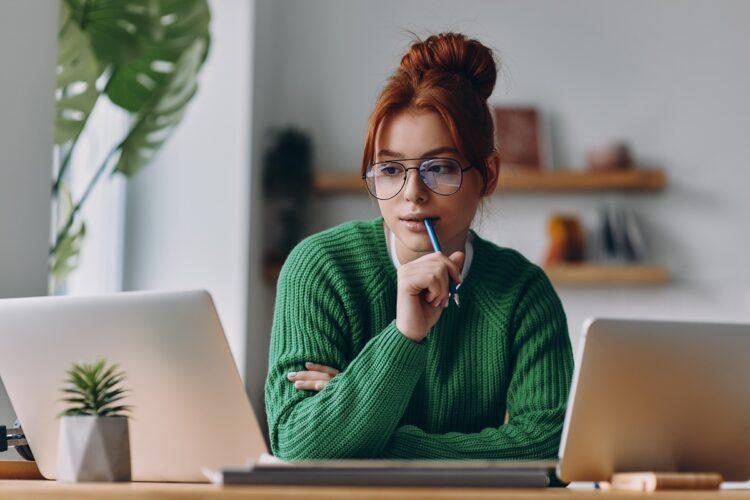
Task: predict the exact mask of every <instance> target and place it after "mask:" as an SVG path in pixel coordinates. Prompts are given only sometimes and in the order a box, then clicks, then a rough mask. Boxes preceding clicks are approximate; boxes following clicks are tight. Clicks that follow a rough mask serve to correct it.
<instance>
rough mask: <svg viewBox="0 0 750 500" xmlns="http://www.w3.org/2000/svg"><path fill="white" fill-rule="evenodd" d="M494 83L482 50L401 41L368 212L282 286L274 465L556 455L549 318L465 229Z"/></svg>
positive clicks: (561, 363) (505, 257) (291, 262)
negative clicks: (372, 212)
mask: <svg viewBox="0 0 750 500" xmlns="http://www.w3.org/2000/svg"><path fill="white" fill-rule="evenodd" d="M496 76H497V70H496V65H495V62H494V59H493V55H492V52H491V51H490V50H489V49H488V48H487V47H485V46H484V45H482V44H481V43H480V42H478V41H476V40H471V39H467V38H466V37H465V36H463V35H461V34H456V33H444V34H440V35H435V36H431V37H429V38H427V39H426V40H425V41H418V42H416V43H414V44H413V45H412V46H411V47H410V48H409V51H408V52H407V53H406V55H404V57H403V58H402V60H401V65H400V67H399V68H398V69H397V70H396V72H395V73H394V74H393V76H392V77H391V78H390V79H389V81H388V82H387V84H386V86H385V88H384V89H383V91H382V93H381V94H380V97H379V99H378V102H377V105H376V107H375V110H374V112H373V114H372V115H371V117H370V121H369V127H368V132H367V137H366V141H365V149H364V156H363V161H362V175H363V178H364V179H365V183H366V185H367V188H368V190H369V192H370V194H371V195H372V196H373V197H375V198H377V199H378V205H379V208H380V211H381V214H382V216H381V217H378V218H377V219H375V220H372V221H352V222H348V223H345V224H341V225H339V226H337V227H334V228H331V229H328V230H325V231H322V232H320V233H318V234H315V235H312V236H310V237H308V238H306V239H305V240H303V241H302V242H301V243H299V245H297V246H296V247H295V248H294V250H293V251H292V252H291V254H290V255H289V257H288V259H287V261H286V262H285V264H284V267H283V269H282V271H281V275H280V277H279V283H278V289H277V297H276V308H275V313H274V320H273V329H272V336H271V347H270V362H269V373H268V378H267V380H266V386H265V397H266V411H267V415H268V424H269V433H270V442H271V449H272V451H273V453H274V455H276V456H277V457H279V458H281V459H287V460H302V459H323V458H355V457H356V458H367V457H369V458H430V459H433V458H434V459H510V458H516V459H522V458H528V459H536V458H552V457H555V456H556V454H557V448H558V444H559V440H560V434H561V430H562V422H563V418H564V413H565V405H566V401H567V395H568V387H569V384H570V378H571V374H572V367H573V359H572V354H571V347H570V340H569V337H568V331H567V324H566V319H565V313H564V311H563V308H562V305H561V303H560V300H559V298H558V296H557V295H556V293H555V291H554V290H553V288H552V286H551V285H550V282H549V280H548V279H547V277H546V275H545V274H544V272H543V271H542V270H541V269H540V268H539V267H538V266H536V265H535V264H532V263H531V262H529V261H528V260H527V259H525V258H524V257H523V256H522V255H521V254H519V253H518V252H516V251H514V250H511V249H508V248H502V247H499V246H497V245H495V244H493V243H491V242H489V241H487V240H484V239H483V238H481V237H480V236H479V235H477V234H476V233H475V232H474V231H473V230H471V229H469V226H470V225H471V223H472V220H473V219H474V215H475V213H476V211H477V208H478V207H479V205H480V204H481V202H482V201H483V198H484V197H486V196H488V195H490V194H491V193H492V192H493V191H494V190H495V188H496V186H497V182H498V173H499V169H500V161H499V158H498V154H497V151H496V149H495V148H494V145H493V138H494V131H493V125H492V119H491V115H490V112H489V108H488V106H487V99H488V97H489V96H490V94H491V93H492V90H493V88H494V85H495V80H496ZM425 217H430V218H432V219H433V221H434V226H435V230H436V232H437V235H438V238H439V239H440V241H441V243H442V247H443V253H437V252H434V251H433V249H432V247H431V245H430V240H429V238H428V236H427V233H426V232H425V228H424V224H423V222H422V221H423V219H424V218H425ZM449 277H450V278H452V279H453V280H454V281H455V282H456V283H459V284H460V286H459V288H458V292H459V293H458V295H459V297H460V307H459V305H457V304H455V303H454V302H452V301H449V284H448V283H449V281H448V280H449ZM506 412H507V417H508V420H507V422H505V423H504V417H505V416H506Z"/></svg>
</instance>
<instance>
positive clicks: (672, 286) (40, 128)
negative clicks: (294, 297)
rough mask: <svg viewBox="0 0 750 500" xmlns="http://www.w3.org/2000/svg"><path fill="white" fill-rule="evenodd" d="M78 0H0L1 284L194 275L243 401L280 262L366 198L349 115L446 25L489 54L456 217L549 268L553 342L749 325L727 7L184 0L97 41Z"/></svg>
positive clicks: (742, 41)
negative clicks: (559, 307) (618, 322)
mask: <svg viewBox="0 0 750 500" xmlns="http://www.w3.org/2000/svg"><path fill="white" fill-rule="evenodd" d="M140 3H142V2H140ZM157 3H159V2H157ZM164 3H165V4H166V3H167V2H164ZM80 4H81V2H77V1H70V2H68V1H63V2H57V1H55V0H47V1H38V2H28V1H26V0H2V1H0V9H2V12H1V13H0V64H2V66H3V69H2V70H0V104H1V107H0V297H21V296H34V295H45V294H49V293H52V294H99V293H108V292H116V291H122V290H153V289H176V288H206V289H207V290H209V291H210V292H211V293H212V295H213V297H214V300H215V302H216V305H217V308H218V311H219V314H220V316H221V319H222V322H223V325H224V328H225V330H226V334H227V338H228V340H229V343H230V347H231V349H232V352H233V354H234V357H235V360H236V362H237V365H238V367H239V370H240V373H241V374H242V376H243V378H244V380H245V383H246V387H247V390H248V393H249V395H250V398H251V401H252V403H253V405H254V407H255V409H256V411H257V412H259V413H260V412H262V411H263V382H264V378H265V373H266V370H267V358H268V341H269V334H270V328H271V319H272V314H273V303H274V295H275V280H276V276H277V274H278V269H279V267H280V265H281V263H282V262H283V260H284V258H285V256H286V254H287V253H288V251H289V249H290V248H291V247H292V246H293V245H294V244H296V243H297V242H298V241H299V240H300V239H302V238H303V237H305V236H307V235H309V234H312V233H314V232H317V231H320V230H322V229H325V228H328V227H332V226H334V225H336V224H339V223H341V222H344V221H348V220H352V219H370V218H374V217H377V216H378V215H379V211H378V208H377V204H376V203H374V202H373V201H371V200H370V199H368V196H367V194H366V191H365V189H364V186H363V185H362V184H361V182H362V181H361V179H359V178H358V171H359V163H360V161H361V154H362V147H363V138H364V132H365V126H366V122H367V118H368V115H369V113H370V111H371V110H372V107H373V105H374V103H375V100H376V97H377V94H378V91H379V90H380V88H381V87H382V85H383V83H384V81H385V79H386V78H387V77H388V75H389V74H390V73H391V72H392V71H393V70H394V69H395V68H396V67H397V65H398V63H399V60H400V57H401V55H402V54H403V53H404V51H405V50H406V48H407V47H408V45H409V44H410V43H411V41H412V34H411V32H413V33H416V34H417V35H419V36H421V37H426V36H428V35H429V34H433V33H439V32H441V31H448V30H450V31H460V32H463V33H465V34H467V35H469V36H471V37H475V38H478V39H479V40H480V41H482V42H483V43H485V44H486V45H488V46H490V47H491V48H493V49H494V50H495V51H496V56H497V58H498V60H499V62H500V75H499V78H498V82H497V85H496V88H495V92H494V94H493V95H492V97H491V98H490V102H489V104H490V106H491V107H492V109H493V113H494V117H495V119H496V125H497V126H498V141H499V144H500V147H501V154H502V155H504V156H503V161H504V172H503V177H502V180H501V186H500V189H499V190H498V192H497V193H496V194H494V195H493V196H491V197H490V198H489V199H488V203H487V205H486V207H485V209H484V210H483V211H482V213H480V214H478V215H477V219H476V221H475V224H474V229H475V230H476V231H477V232H478V233H479V234H480V235H481V236H483V237H484V238H487V239H490V240H492V241H494V242H495V243H497V244H499V245H502V246H508V247H512V248H515V249H517V250H519V251H520V252H522V253H523V254H524V255H526V256H527V257H528V258H529V259H530V260H532V261H534V262H536V263H538V264H540V265H543V266H544V267H545V268H546V269H547V272H548V274H549V276H550V278H551V279H552V281H553V283H554V284H555V287H556V289H557V291H558V293H559V295H560V297H561V299H562V301H563V305H564V307H565V311H566V313H567V317H568V325H569V331H570V336H571V340H572V342H573V345H574V348H575V347H576V346H577V345H578V341H579V336H580V332H581V327H582V324H583V322H584V320H585V319H586V318H587V317H591V316H608V317H632V318H652V319H681V320H712V321H726V322H737V321H750V266H748V264H747V263H746V262H745V261H744V258H745V255H746V253H745V252H746V248H745V245H749V246H750V236H748V233H747V229H746V228H747V221H748V218H749V216H750V197H749V196H748V195H747V186H748V185H749V184H750V165H749V164H748V158H749V157H750V141H748V140H747V139H746V137H745V135H746V134H747V133H748V131H750V99H748V89H750V51H748V48H749V47H750V31H749V30H748V29H747V26H746V24H747V23H746V21H747V19H748V18H750V3H748V2H745V1H742V0H735V1H731V0H718V1H713V2H707V1H702V0H680V1H677V0H658V1H653V0H638V1H629V2H619V1H614V0H609V1H602V0H577V1H565V2H559V1H554V0H545V1H542V0H533V1H523V2H522V1H479V0H464V1H462V2H449V1H429V0H399V1H391V0H378V1H374V0H372V1H370V0H367V1H364V0H363V1H356V2H352V1H344V0H336V1H334V0H316V1H310V0H215V1H189V0H186V2H184V3H183V4H181V6H180V7H179V10H177V11H175V10H168V9H167V8H166V7H165V10H164V11H163V12H161V13H160V17H159V18H158V19H156V20H153V19H151V20H149V19H142V18H139V17H138V16H137V12H138V11H137V9H136V10H133V9H130V10H129V11H128V10H127V9H126V10H125V11H123V12H124V13H123V14H122V16H123V17H118V16H117V14H118V13H117V12H114V13H113V12H108V13H109V14H115V15H114V16H111V17H109V18H106V19H108V21H107V23H109V24H106V25H105V26H104V29H105V31H106V32H107V33H114V34H116V35H118V34H119V35H118V36H111V37H107V38H102V37H101V36H98V35H97V34H96V32H95V31H92V30H91V27H90V25H88V24H86V23H83V22H82V21H83V19H82V18H81V17H80V16H81V15H82V14H80V11H79V10H77V8H78V7H79V6H80ZM92 4H93V5H95V6H96V5H103V4H106V2H92ZM122 4H123V5H124V7H122V8H125V7H127V5H136V6H137V5H139V2H138V1H137V0H124V1H123V2H122ZM102 9H104V12H107V10H106V5H103V6H102ZM172 9H174V7H172ZM128 12H129V13H128ZM134 12H135V14H134ZM133 16H135V17H133ZM87 26H88V27H89V28H88V31H87V28H86V27H87ZM134 33H135V34H137V35H138V36H137V37H135V38H133V39H131V38H132V37H130V35H133V34H134ZM120 35H121V36H120ZM129 37H130V38H129ZM154 54H159V55H158V57H157V56H155V55H154ZM50 187H52V196H50ZM1 406H2V411H0V419H2V421H3V423H5V422H8V421H10V419H12V409H11V408H10V405H9V403H8V401H7V399H6V400H5V401H4V402H3V403H2V405H1ZM260 414H262V413H260ZM261 420H262V421H264V419H263V418H261ZM264 423H265V422H264Z"/></svg>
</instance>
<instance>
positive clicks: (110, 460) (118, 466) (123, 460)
mask: <svg viewBox="0 0 750 500" xmlns="http://www.w3.org/2000/svg"><path fill="white" fill-rule="evenodd" d="M57 480H58V481H63V482H68V483H76V482H83V481H104V482H113V481H130V433H129V432H128V419H127V417H93V416H70V417H67V416H66V417H61V418H60V437H59V439H58V444H57Z"/></svg>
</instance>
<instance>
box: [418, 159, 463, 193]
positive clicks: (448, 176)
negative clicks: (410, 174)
mask: <svg viewBox="0 0 750 500" xmlns="http://www.w3.org/2000/svg"><path fill="white" fill-rule="evenodd" d="M461 174H462V172H461V165H460V164H459V163H458V161H456V160H453V159H451V158H434V159H431V160H425V161H424V162H422V164H421V165H420V166H419V175H420V177H421V178H422V182H424V183H425V185H426V186H427V187H428V188H430V189H431V190H433V191H434V192H436V193H438V194H443V195H448V194H453V193H455V192H456V191H458V189H459V188H460V187H461Z"/></svg>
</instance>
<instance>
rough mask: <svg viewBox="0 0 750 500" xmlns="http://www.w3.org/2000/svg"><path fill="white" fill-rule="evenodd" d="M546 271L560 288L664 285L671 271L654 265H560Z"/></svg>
mask: <svg viewBox="0 0 750 500" xmlns="http://www.w3.org/2000/svg"><path fill="white" fill-rule="evenodd" d="M544 270H545V272H546V273H547V276H549V279H550V280H551V281H552V283H554V284H555V285H559V286H592V285H593V286H597V285H602V286H611V285H614V286H638V285H663V284H665V283H667V282H668V281H669V271H668V270H667V269H666V268H664V267H661V266H654V265H633V264H624V265H608V264H559V265H554V266H549V267H545V269H544Z"/></svg>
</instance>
